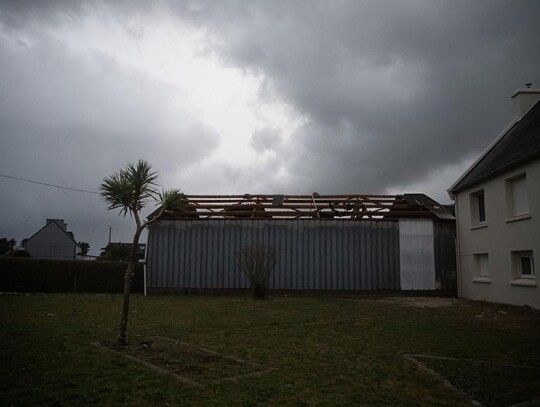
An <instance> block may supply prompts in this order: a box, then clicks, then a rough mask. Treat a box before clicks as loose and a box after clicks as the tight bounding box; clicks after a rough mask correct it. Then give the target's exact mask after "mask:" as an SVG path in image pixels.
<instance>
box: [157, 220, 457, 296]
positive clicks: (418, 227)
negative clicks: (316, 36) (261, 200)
mask: <svg viewBox="0 0 540 407" xmlns="http://www.w3.org/2000/svg"><path fill="white" fill-rule="evenodd" d="M400 230H403V233H400ZM435 241H437V238H436V237H434V227H433V222H432V221H431V220H425V219H414V220H400V221H367V220H365V221H346V220H336V219H328V220H320V219H295V220H294V219H289V220H276V219H272V220H269V219H266V220H264V219H259V220H251V219H246V220H231V219H193V220H188V219H186V220H167V221H161V222H157V223H153V224H151V225H150V230H149V235H148V251H147V286H148V288H149V289H150V291H152V290H153V289H156V291H159V289H238V288H248V287H249V282H248V280H247V279H246V277H245V276H244V274H243V273H242V272H241V271H240V269H239V268H238V265H237V261H236V257H235V256H236V254H237V253H238V252H239V251H240V250H241V249H242V248H244V247H246V246H250V245H252V244H263V245H267V246H272V247H274V248H275V249H276V251H277V254H278V262H277V264H276V267H275V269H274V271H273V273H272V275H271V278H270V288H272V289H278V290H399V289H402V288H403V289H408V290H433V289H435V288H442V289H449V288H451V287H445V286H441V285H440V284H439V286H436V284H435V268H434V263H435V261H434V255H435V250H434V242H435ZM451 244H452V247H451V248H450V249H449V250H450V251H452V252H453V251H454V245H453V241H451ZM401 247H403V248H406V250H403V251H400V248H401ZM441 262H442V264H443V266H441V270H442V271H441V273H445V272H446V271H445V270H447V269H448V268H452V267H451V265H450V266H448V265H447V264H446V263H445V259H442V261H441ZM441 262H440V263H441ZM400 263H401V264H403V265H405V266H406V267H405V268H406V275H404V276H401V275H400ZM454 264H455V262H454ZM454 270H455V267H454ZM454 275H455V272H454ZM443 277H445V281H446V279H447V276H443ZM453 285H455V283H454V284H453Z"/></svg>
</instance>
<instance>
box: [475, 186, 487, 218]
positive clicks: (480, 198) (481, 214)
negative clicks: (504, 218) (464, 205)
mask: <svg viewBox="0 0 540 407" xmlns="http://www.w3.org/2000/svg"><path fill="white" fill-rule="evenodd" d="M476 199H477V202H478V222H485V221H486V206H485V203H484V194H483V193H481V194H478V195H477V196H476Z"/></svg>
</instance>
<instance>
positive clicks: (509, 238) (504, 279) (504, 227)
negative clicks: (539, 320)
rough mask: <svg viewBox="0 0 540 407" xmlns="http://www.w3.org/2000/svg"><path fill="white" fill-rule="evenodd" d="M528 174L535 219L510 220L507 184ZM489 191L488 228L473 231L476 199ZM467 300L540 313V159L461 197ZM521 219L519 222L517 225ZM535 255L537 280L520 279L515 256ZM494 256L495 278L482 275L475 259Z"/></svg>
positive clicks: (491, 263) (490, 264)
mask: <svg viewBox="0 0 540 407" xmlns="http://www.w3.org/2000/svg"><path fill="white" fill-rule="evenodd" d="M521 173H525V174H526V178H527V187H528V200H529V211H530V214H529V216H525V217H521V218H519V219H518V218H514V219H512V218H509V216H508V202H507V192H506V190H507V188H506V180H507V179H508V178H511V177H513V176H515V175H518V174H521ZM482 188H483V189H484V194H485V210H486V224H485V226H481V227H474V226H471V225H472V223H471V215H472V213H471V204H470V199H471V198H470V194H471V193H474V192H475V191H478V190H479V189H482ZM456 210H457V219H458V233H459V261H460V272H461V289H462V296H463V297H465V298H470V299H475V300H486V301H492V302H500V303H508V304H515V305H529V306H531V307H534V308H537V309H540V289H539V287H538V274H539V272H540V270H539V268H540V160H536V161H535V162H531V163H529V164H527V165H523V166H521V167H519V168H515V169H512V170H511V171H508V172H506V173H504V174H502V175H499V176H497V177H494V178H492V179H490V180H489V181H486V182H485V183H483V184H479V185H476V186H474V187H472V188H469V189H467V190H464V191H461V192H459V193H458V194H457V196H456ZM516 219H518V220H516ZM524 250H531V251H532V252H533V257H534V260H535V267H536V270H535V274H536V277H535V279H527V280H523V279H517V278H516V275H515V274H514V272H513V270H515V266H514V265H513V263H512V253H511V252H512V251H524ZM482 253H487V254H488V270H489V277H480V276H479V267H478V264H477V262H476V260H475V256H474V255H475V254H482Z"/></svg>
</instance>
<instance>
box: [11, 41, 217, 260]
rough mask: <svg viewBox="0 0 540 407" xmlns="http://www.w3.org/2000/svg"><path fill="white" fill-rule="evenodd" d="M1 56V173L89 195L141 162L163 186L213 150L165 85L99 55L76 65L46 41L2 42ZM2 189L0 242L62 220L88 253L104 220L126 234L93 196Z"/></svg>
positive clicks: (213, 139) (211, 139)
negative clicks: (22, 44) (151, 167)
mask: <svg viewBox="0 0 540 407" xmlns="http://www.w3.org/2000/svg"><path fill="white" fill-rule="evenodd" d="M0 54H1V55H3V57H2V58H0V95H2V96H1V98H0V138H1V144H2V148H1V152H0V157H1V167H2V168H1V171H0V172H3V173H7V174H9V175H14V176H19V177H22V178H32V179H37V180H39V181H44V182H49V183H53V184H60V185H67V186H72V187H75V188H82V189H88V190H94V191H96V190H97V189H98V186H99V183H100V182H101V180H102V179H103V178H104V177H105V176H107V175H109V174H111V173H112V172H114V171H116V170H118V169H119V168H120V167H122V166H123V165H124V164H125V163H126V162H128V161H131V162H133V161H136V160H137V159H139V158H144V159H146V160H148V161H149V162H150V163H153V164H154V167H155V169H156V170H159V171H160V172H161V173H162V174H163V176H164V177H163V178H166V177H167V172H168V171H177V170H178V168H183V167H187V166H189V165H193V164H194V163H196V162H197V161H199V160H201V159H203V158H204V157H205V156H206V155H207V154H208V153H209V152H211V151H213V150H214V149H215V148H216V147H217V146H218V144H219V138H218V135H217V134H216V133H215V131H214V130H212V129H210V128H209V127H208V126H206V125H205V124H203V123H200V122H197V121H196V119H194V118H192V117H191V112H190V111H189V109H188V108H184V107H182V106H180V107H175V106H177V104H174V103H173V98H176V97H177V93H176V92H175V91H174V89H172V88H171V85H170V84H166V83H160V82H156V81H155V80H152V79H150V78H148V77H146V76H144V75H142V74H139V73H134V72H127V71H125V70H123V69H121V68H120V67H119V66H117V65H116V64H115V63H114V61H112V60H110V59H109V58H106V57H105V56H103V55H100V54H99V53H95V52H94V53H89V54H87V56H86V59H85V58H79V57H74V56H73V55H72V54H69V53H67V52H66V50H65V49H64V48H63V47H62V45H61V44H58V43H57V42H56V41H55V40H53V39H52V38H43V37H42V38H34V39H33V44H32V46H31V47H22V48H21V47H18V46H17V40H16V38H12V39H11V41H10V40H6V38H5V37H4V38H3V39H2V38H0ZM160 166H161V167H160ZM170 186H172V185H170ZM0 188H1V190H2V191H3V192H2V196H3V199H2V201H1V202H0V210H1V212H2V213H4V214H6V213H12V216H11V217H9V218H7V219H3V220H2V223H1V230H0V232H1V233H0V234H2V235H4V234H5V235H10V237H11V236H12V235H14V236H15V237H16V238H17V239H18V240H19V241H20V240H21V239H22V238H24V237H28V234H31V233H33V232H35V231H36V230H37V229H38V228H39V227H41V226H42V225H41V224H42V223H43V222H44V221H45V218H47V217H48V218H51V217H58V218H65V219H66V221H67V222H68V224H69V225H70V227H72V228H73V231H74V232H75V237H76V238H77V239H79V240H88V241H90V239H92V238H93V237H94V235H97V238H96V240H95V241H90V244H91V246H92V248H91V252H94V253H96V249H99V247H97V246H102V245H103V234H105V238H106V234H107V233H106V227H107V222H108V224H110V225H114V227H115V229H117V230H120V231H122V230H124V231H125V233H124V234H125V235H126V236H128V235H129V233H127V230H129V228H130V226H129V225H130V222H125V221H124V222H121V220H118V219H116V214H108V213H107V212H106V206H105V204H104V203H103V202H102V200H101V199H100V198H99V196H97V195H84V194H78V193H74V192H69V191H62V190H55V189H50V188H45V187H40V186H36V185H28V184H22V185H19V184H17V183H15V182H14V181H12V180H7V179H1V180H0ZM34 229H35V230H34ZM81 232H82V236H81ZM119 237H121V236H119ZM121 238H122V240H125V237H121Z"/></svg>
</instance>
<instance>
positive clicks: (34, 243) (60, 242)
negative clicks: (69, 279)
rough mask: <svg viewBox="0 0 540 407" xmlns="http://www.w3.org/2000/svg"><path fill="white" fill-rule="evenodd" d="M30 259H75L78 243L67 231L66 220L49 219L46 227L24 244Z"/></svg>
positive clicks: (25, 240) (24, 241)
mask: <svg viewBox="0 0 540 407" xmlns="http://www.w3.org/2000/svg"><path fill="white" fill-rule="evenodd" d="M22 244H23V246H24V248H25V249H26V250H27V251H28V253H29V254H30V257H34V258H42V259H69V260H73V259H75V253H76V249H77V242H76V241H75V239H74V237H73V233H72V232H68V231H67V224H66V223H65V222H64V219H47V222H46V223H45V226H43V227H42V228H41V229H40V230H38V231H37V232H36V233H34V234H33V235H32V236H31V237H30V238H28V239H24V240H23V242H22Z"/></svg>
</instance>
